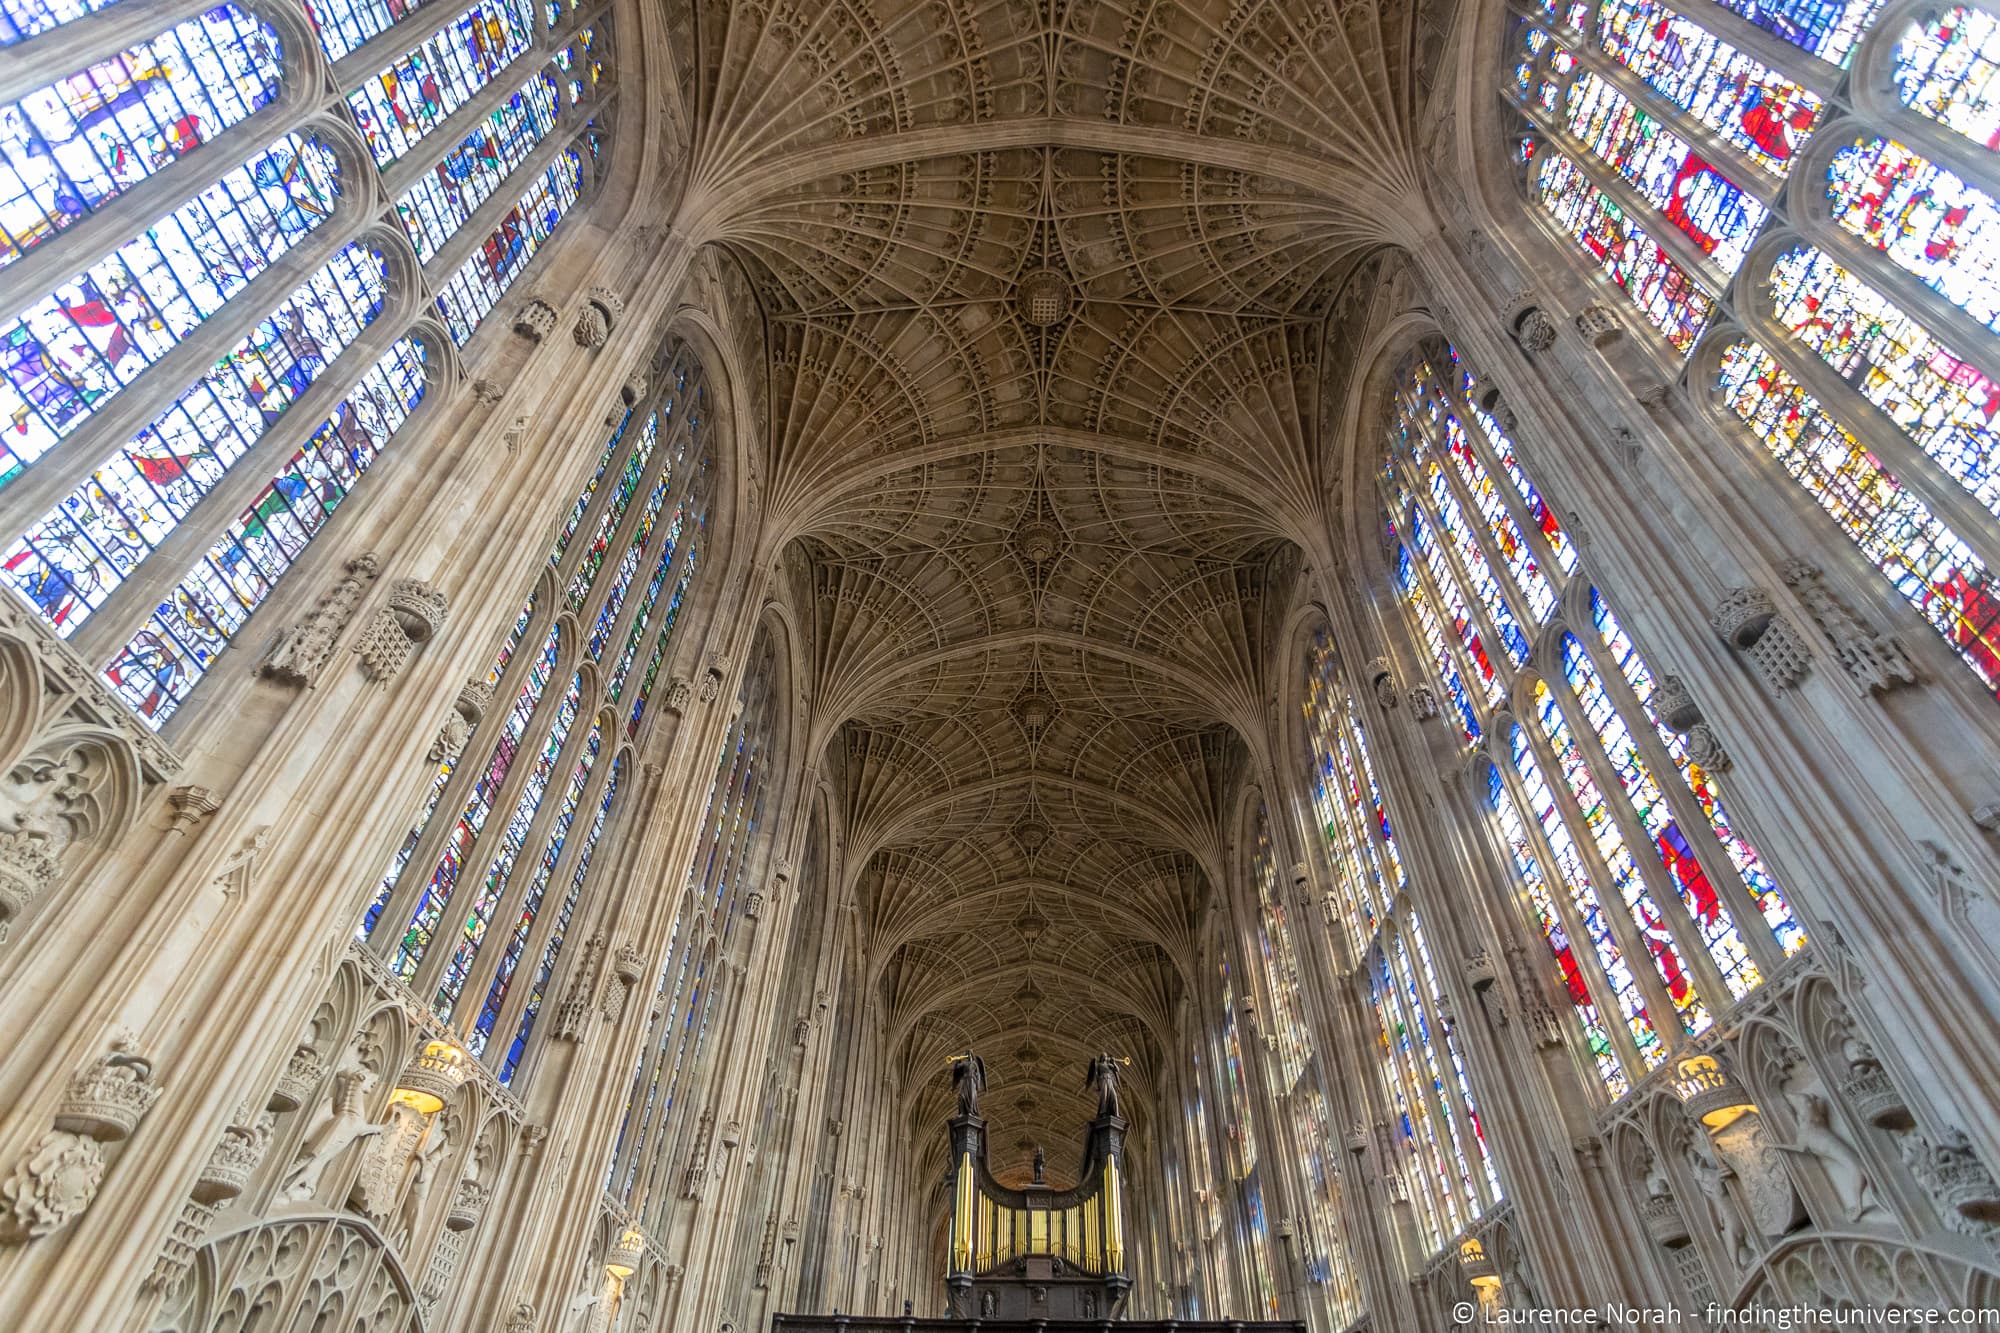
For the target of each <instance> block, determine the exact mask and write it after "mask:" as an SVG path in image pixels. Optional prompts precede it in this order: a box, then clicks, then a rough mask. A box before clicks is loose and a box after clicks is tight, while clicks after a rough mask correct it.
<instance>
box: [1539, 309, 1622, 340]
mask: <svg viewBox="0 0 2000 1333" xmlns="http://www.w3.org/2000/svg"><path fill="white" fill-rule="evenodd" d="M1573 322H1574V323H1575V324H1576V331H1577V332H1578V333H1580V334H1582V335H1583V340H1584V341H1585V342H1587V343H1589V344H1590V345H1591V346H1592V347H1595V348H1597V349H1598V350H1599V351H1602V350H1604V349H1605V348H1607V347H1609V346H1611V345H1612V344H1613V343H1615V342H1617V341H1618V340H1619V339H1620V338H1621V337H1623V336H1624V332H1623V330H1621V329H1620V328H1619V327H1618V317H1617V316H1615V315H1613V314H1612V313H1611V312H1610V311H1609V310H1607V309H1605V308H1604V307H1603V306H1601V305H1587V306H1585V307H1584V308H1583V309H1581V310H1579V311H1577V313H1576V319H1575V320H1574V321H1573ZM1551 341H1553V339H1552V340H1551Z"/></svg>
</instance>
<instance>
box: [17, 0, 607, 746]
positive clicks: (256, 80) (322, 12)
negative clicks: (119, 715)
mask: <svg viewBox="0 0 2000 1333" xmlns="http://www.w3.org/2000/svg"><path fill="white" fill-rule="evenodd" d="M442 3H443V0H433V5H432V6H430V7H441V5H442ZM108 7H109V6H108V5H104V4H98V3H90V2H88V0H86V2H85V3H75V2H74V0H0V47H5V48H6V50H7V53H8V60H9V62H10V65H11V67H12V68H13V69H15V70H19V71H36V72H37V73H36V74H34V75H33V76H32V77H29V78H16V79H13V80H8V81H5V82H6V86H7V87H9V88H10V89H18V91H15V92H13V93H12V96H13V97H14V100H12V101H11V102H4V103H0V275H4V276H0V294H4V298H5V299H6V301H7V302H8V303H9V304H11V305H13V306H14V308H13V309H10V310H6V311H5V312H3V313H0V318H4V320H5V322H4V323H0V575H4V581H5V582H6V583H7V584H8V586H10V587H11V588H12V589H13V590H14V592H15V593H17V594H19V595H20V596H22V597H23V598H25V599H26V600H27V601H28V602H29V603H30V604H31V605H32V606H33V607H34V608H35V609H36V611H37V612H38V613H39V614H40V615H41V617H42V618H43V620H45V621H46V622H47V623H48V624H49V625H50V626H51V627H52V628H53V629H54V630H55V631H56V632H57V633H58V634H60V635H62V636H63V637H64V638H67V639H69V640H70V642H71V643H72V644H73V645H75V646H76V647H77V648H78V649H79V651H81V652H83V653H84V654H85V656H87V657H88V658H90V659H92V660H93V661H94V662H96V663H98V664H99V665H101V666H102V668H103V670H104V675H105V678H106V679H107V680H108V681H109V682H110V684H111V685H112V687H113V688H114V689H115V690H116V691H117V693H118V694H119V695H120V697H122V698H123V699H124V700H125V701H126V702H127V703H128V704H129V705H130V706H131V707H132V708H133V710H134V711H135V712H136V713H137V714H138V715H139V717H140V718H142V719H143V720H144V721H146V722H147V723H148V724H149V725H151V726H154V727H158V726H160V725H162V724H163V723H165V722H166V721H167V719H168V718H169V717H171V716H172V715H173V713H174V712H175V710H176V709H178V708H179V707H180V706H181V704H182V703H183V702H184V701H185V700H186V699H187V697H188V694H189V692H190V691H191V690H192V689H193V688H194V686H195V685H196V684H197V683H199V681H200V679H201V678H202V676H203V674H204V673H205V672H206V671H207V670H208V668H209V667H210V665H211V664H212V663H213V662H214V660H215V658H216V656H217V655H218V654H219V653H221V652H223V651H224V650H225V649H226V648H227V647H228V645H229V643H230V641H231V640H232V638H233V637H234V636H235V635H236V634H237V632H238V631H239V630H240V629H241V628H242V627H243V625H244V623H245V622H246V621H247V620H248V619H249V618H250V616H251V615H252V613H253V612H255V610H256V609H257V608H258V607H259V606H260V605H261V604H262V603H263V602H264V600H265V599H266V598H267V597H268V596H269V594H270V592H271V589H272V588H273V587H274V586H275V584H276V583H277V582H278V581H279V580H280V579H282V578H283V577H284V575H285V573H286V572H287V571H288V570H289V569H290V567H291V566H292V565H293V564H294V563H295V562H296V561H297V560H298V559H299V558H300V556H301V554H302V552H303V551H304V550H305V548H306V546H307V544H308V543H309V542H310V541H311V540H312V539H313V537H314V536H316V535H317V534H318V532H319V531H320V530H321V529H322V528H323V527H324V526H325V524H326V522H327V521H328V519H329V518H330V517H331V515H332V514H333V512H334V510H335V509H336V508H337V507H338V506H339V505H340V504H341V503H342V501H343V500H344V499H345V498H346V497H347V495H348V494H349V493H350V492H351V491H352V490H353V488H354V487H355V486H356V485H357V484H358V483H359V481H360V479H361V477H362V475H363V474H364V473H365V472H366V471H367V470H368V468H369V467H370V465H371V464H372V463H373V462H374V461H375V460H376V459H377V458H378V457H379V456H380V454H381V453H382V451H383V450H384V449H387V448H389V447H391V445H392V443H393V441H394V439H395V438H396V437H397V435H398V432H399V431H400V430H401V429H402V427H403V426H404V424H405V423H406V421H407V420H408V419H409V418H410V416H411V415H412V414H413V413H415V412H416V411H417V410H418V409H419V407H420V405H421V404H422V403H423V402H424V400H425V397H426V395H427V394H428V393H429V392H431V389H432V385H431V379H432V377H433V376H434V375H435V372H436V366H437V360H438V353H439V351H440V350H441V349H440V347H439V346H438V345H436V344H434V343H432V342H431V341H430V339H431V338H432V337H433V334H432V333H431V331H430V320H431V318H432V317H435V319H436V320H438V321H440V322H442V323H443V324H444V326H445V329H446V334H445V336H446V337H448V338H449V339H450V340H451V341H452V342H455V343H457V344H460V345H463V344H464V343H466V342H467V341H468V340H469V339H470V338H471V337H472V335H473V334H474V333H475V332H476V331H477V329H478V328H479V325H480V322H481V320H483V319H484V318H485V317H486V315H488V314H489V313H490V312H491V310H492V309H493V306H494V303H495V302H496V301H497V300H498V298H499V296H500V294H501V293H503V292H504V291H506V290H507V288H508V286H509V285H510V284H511V283H512V282H513V281H514V279H515V278H516V277H518V275H519V274H520V272H521V271H523V269H524V268H525V267H526V265H527V263H528V262H529V260H530V259H531V258H532V256H533V255H534V254H535V253H536V252H537V250H538V249H539V248H540V246H541V245H542V244H544V243H545V242H546V241H547V240H548V239H550V237H551V236H552V235H553V234H554V233H555V231H556V230H557V229H558V227H559V226H560V225H561V223H562V221H563V219H564V218H565V217H566V216H567V215H568V213H569V211H570V210H571V209H572V208H573V207H574V206H575V205H576V203H577V202H578V201H579V200H580V199H582V198H583V197H584V196H585V194H586V192H587V188H588V184H589V182H590V180H591V179H593V177H594V172H595V169H596V162H595V159H596V156H597V155H598V154H599V153H600V152H601V151H602V135H601V133H600V131H599V129H598V123H597V120H596V119H595V118H596V117H597V116H598V115H599V114H600V113H601V112H602V111H603V110H604V108H605V106H606V105H607V99H608V97H609V95H610V89H609V88H608V86H606V85H605V81H604V79H603V73H602V64H601V56H602V52H603V50H604V45H605V36H604V33H605V19H604V17H603V15H602V13H600V12H598V8H597V7H593V9H592V10H591V11H590V12H588V13H582V12H579V11H578V10H577V9H576V8H575V7H571V8H568V9H563V8H559V7H554V6H551V7H550V8H548V9H546V10H543V11H540V12H538V11H537V10H536V9H535V8H534V7H533V6H532V5H531V4H529V3H527V0H512V3H511V4H506V5H501V4H498V3H495V2H494V0H481V3H479V4H474V5H472V6H471V7H469V8H467V9H465V10H464V11H463V12H462V13H459V14H457V15H456V16H453V17H449V18H448V19H447V21H446V22H444V24H443V26H442V27H438V28H437V29H436V31H434V32H432V33H431V35H429V36H427V37H423V38H421V39H419V40H414V41H406V40H404V39H403V38H401V37H400V36H399V32H400V30H401V29H402V28H403V26H404V25H405V24H409V25H410V26H411V27H413V28H416V27H425V26H428V25H427V24H426V23H425V22H424V21H418V22H416V23H411V15H412V14H413V13H414V12H415V10H416V6H388V5H384V4H383V3H381V0H330V2H328V3H317V4H305V3H292V0H272V3H270V4H267V5H257V6H249V7H245V6H239V5H237V4H234V3H224V4H219V5H215V6H213V7H211V8H209V9H206V10H204V11H202V12H200V13H198V14H196V15H194V16H192V17H188V18H184V19H181V20H180V21H178V22H174V23H170V24H168V23H163V24H162V25H161V26H160V29H159V31H157V32H155V33H154V34H152V35H150V36H148V37H145V38H144V39H142V40H139V41H136V42H130V44H128V45H125V46H122V47H120V46H116V45H112V46H106V45H105V44H104V41H103V39H102V38H101V37H100V36H98V34H99V33H101V32H103V31H106V30H105V29H104V28H102V27H101V26H93V25H81V26H79V27H77V28H74V29H72V28H68V27H67V26H66V25H68V24H70V23H71V22H72V21H73V20H75V19H78V18H81V17H83V16H85V15H86V14H88V13H91V12H94V11H96V10H99V9H103V8H108ZM128 40H129V39H128ZM315 45H316V46H317V47H318V48H320V49H318V50H315V49H313V48H314V47H315ZM327 61H333V62H338V63H336V64H334V65H333V69H332V73H333V79H334V82H335V83H336V84H337V85H338V87H339V91H338V93H337V94H335V95H333V96H331V97H329V98H327V99H326V100H325V104H324V105H320V104H319V100H320V93H319V92H318V91H317V90H318V88H319V87H320V86H321V83H320V81H321V80H322V79H323V78H324V77H325V75H324V74H323V73H322V70H323V69H324V67H325V63H326V62H327ZM43 71H56V72H58V73H59V75H60V76H59V77H57V78H54V79H53V80H48V79H47V78H46V74H45V73H40V72H43ZM371 174H372V175H373V176H374V177H375V179H373V180H371V179H369V177H370V175H371ZM378 188H379V189H380V190H381V191H382V192H383V193H384V194H385V195H387V196H388V197H389V198H390V199H392V200H393V202H394V208H395V213H396V216H397V217H398V218H399V219H400V222H401V224H402V225H401V227H400V229H398V228H392V227H387V226H383V225H380V224H379V223H377V221H376V220H375V219H374V218H372V217H370V216H369V215H368V214H369V207H368V200H369V199H370V197H371V195H373V194H374V193H375V192H376V190H377V189H378ZM300 275H304V277H303V280H302V279H301V276H300Z"/></svg>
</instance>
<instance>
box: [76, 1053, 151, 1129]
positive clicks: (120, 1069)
mask: <svg viewBox="0 0 2000 1333" xmlns="http://www.w3.org/2000/svg"><path fill="white" fill-rule="evenodd" d="M159 1096H160V1088H159V1085H158V1084H156V1083H154V1082H153V1062H152V1061H150V1060H148V1059H146V1058H145V1057H144V1056H140V1055H132V1054H129V1053H128V1052H126V1051H123V1050H114V1051H113V1052H112V1053H111V1054H109V1055H107V1056H105V1057H104V1058H103V1059H102V1060H99V1061H98V1062H97V1063H96V1064H94V1065H92V1066H91V1067H90V1068H88V1069H85V1070H83V1071H82V1072H81V1073H79V1074H77V1075H76V1076H75V1077H74V1078H72V1079H71V1080H70V1081H69V1088H68V1089H67V1091H66V1092H65V1093H64V1095H63V1100H62V1105H61V1108H60V1109H59V1110H58V1111H57V1112H56V1119H55V1127H56V1128H57V1129H60V1130H66V1131H67V1132H69V1133H71V1134H81V1135H83V1136H84V1137H86V1138H92V1139H96V1140H97V1141H98V1142H100V1143H116V1142H118V1141H119V1140H120V1139H125V1138H129V1137H131V1134H132V1131H133V1130H135V1129H137V1128H138V1127H139V1122H140V1121H141V1120H142V1119H144V1118H145V1115H146V1112H147V1111H148V1110H150V1109H151V1108H152V1105H153V1103H154V1102H155V1101H157V1100H158V1099H159Z"/></svg>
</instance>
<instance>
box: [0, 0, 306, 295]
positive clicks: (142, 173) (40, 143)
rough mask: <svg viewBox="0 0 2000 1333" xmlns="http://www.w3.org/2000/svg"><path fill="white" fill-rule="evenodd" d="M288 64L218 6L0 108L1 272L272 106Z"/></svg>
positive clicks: (275, 45) (261, 31)
mask: <svg viewBox="0 0 2000 1333" xmlns="http://www.w3.org/2000/svg"><path fill="white" fill-rule="evenodd" d="M15 2H16V0H6V4H7V6H8V8H9V9H10V10H11V9H12V6H13V4H14V3H15ZM282 59H283V51H282V48H281V46H280V44H279V41H278V35H277V33H276V32H275V31H274V30H273V29H272V28H271V27H270V26H269V25H268V24H264V23H260V22H258V21H257V20H256V19H254V18H252V17H251V16H250V15H249V14H247V13H245V12H244V11H243V10H241V9H238V8H237V7H236V6H235V5H233V4H226V5H218V6H217V7H216V8H214V9H211V10H208V11H207V12H205V13H203V14H201V15H199V16H198V17H195V18H191V19H187V20H186V21H184V22H181V23H178V24H175V25H174V26H173V27H171V28H169V29H167V30H166V31H165V32H163V33H161V34H160V35H159V36H157V37H154V38H151V39H149V40H147V41H143V42H140V43H139V44H138V45H136V46H133V47H131V48H129V49H128V50H125V51H123V52H120V53H119V54H118V55H115V56H113V57H111V58H110V59H109V60H105V61H103V62H101V63H99V64H96V65H92V66H91V67H90V68H89V69H86V70H83V71H81V72H80V73H76V74H72V75H70V76H68V77H67V78H64V79H61V80H59V81H57V82H55V83H52V84H49V85H48V86H47V87H44V88H41V89H38V90H36V91H35V92H32V93H29V94H28V95H27V96H26V97H23V98H22V99H21V100H20V101H18V102H14V103H11V104H9V105H7V106H4V107H0V266H5V265H7V264H10V263H13V262H14V261H15V260H17V259H19V258H20V257H21V255H22V254H23V253H24V252H26V251H27V250H29V249H31V248H32V247H34V246H36V245H39V244H41V243H42V242H43V241H45V240H47V239H48V238H49V237H50V236H52V235H54V234H55V233H56V232H58V231H61V230H63V229H64V228H66V227H69V226H71V225H72V224H74V223H75V222H77V221H78V220H79V219H81V218H84V217H87V216H89V215H90V214H91V213H93V212H95V211H96V210H97V209H99V208H101V207H102V206H103V205H104V203H105V202H106V201H107V200H109V199H112V198H114V197H115V196H117V195H120V194H123V193H124V192H125V191H126V190H128V189H130V188H131V187H132V186H133V185H135V184H137V183H138V182H140V181H142V180H145V179H146V178H147V177H148V176H151V175H154V174H155V173H157V172H160V171H163V170H165V169H166V168H167V167H169V166H172V165H173V164H174V162H176V161H177V160H179V159H180V158H181V157H183V156H185V155H186V154H188V153H190V152H192V151H193V150H194V149H196V148H198V147H200V146H201V145H202V144H204V143H207V142H208V141H209V140H211V139H213V138H214V137H215V136H216V135H218V134H220V133H222V131H224V130H225V129H228V128H229V127H230V126H231V125H234V124H236V123H237V122H238V121H240V120H243V119H244V118H246V117H248V116H249V115H250V114H251V113H252V112H254V111H256V110H257V109H258V108H260V107H262V106H264V105H266V104H267V103H269V102H270V101H271V100H272V99H273V98H275V97H276V96H277V93H278V73H279V66H280V64H281V62H282Z"/></svg>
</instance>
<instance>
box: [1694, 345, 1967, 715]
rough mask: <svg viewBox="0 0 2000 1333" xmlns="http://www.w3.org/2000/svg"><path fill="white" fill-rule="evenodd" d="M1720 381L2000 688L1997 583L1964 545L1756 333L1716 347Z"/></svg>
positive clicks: (1814, 491)
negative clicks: (1752, 338) (1754, 337)
mask: <svg viewBox="0 0 2000 1333" xmlns="http://www.w3.org/2000/svg"><path fill="white" fill-rule="evenodd" d="M1721 388H1722V394H1723V400H1724V401H1725V402H1726V403H1728V405H1729V406H1730V408H1731V409H1732V410H1734V411H1735V412H1736V414H1737V416H1738V417H1740V418H1741V419H1742V420H1743V422H1744V424H1745V425H1747V426H1748V427H1749V428H1750V430H1751V432H1752V433H1753V434H1755V436H1756V437H1757V438H1758V439H1759V440H1761V441H1762V442H1763V444H1764V446H1765V447H1766V448H1767V449H1769V450H1770V452H1771V456H1772V457H1774V458H1776V459H1777V460H1778V462H1779V463H1781V464H1782V465H1783V466H1784V468H1785V471H1787V472H1788V473H1790V474H1791V476H1792V479H1793V480H1794V481H1796V482H1798V483H1799V484H1800V485H1801V486H1803V487H1804V488H1805V490H1806V493H1807V494H1808V495H1810V496H1812V498H1813V499H1814V500H1815V501H1817V502H1818V504H1819V506H1820V507H1821V508H1822V509H1824V510H1825V511H1826V512H1827V513H1829V514H1831V515H1832V516H1833V517H1834V519H1835V520H1836V521H1838V522H1839V524H1840V526H1841V529H1842V530H1843V531H1845V532H1846V533H1847V535H1848V537H1849V539H1851V540H1852V541H1853V542H1854V544H1855V545H1856V546H1858V547H1860V548H1861V550H1862V552H1863V553H1864V554H1865V555H1866V556H1867V557H1868V558H1869V559H1870V560H1872V561H1874V562H1875V565H1876V567H1877V568H1879V569H1880V570H1881V571H1882V572H1883V574H1885V575H1886V576H1888V578H1889V581H1890V582H1891V583H1893V584H1895V586H1896V590H1897V591H1898V592H1900V593H1901V594H1902V595H1903V596H1904V597H1905V598H1907V599H1908V600H1909V602H1910V604H1911V605H1912V606H1914V607H1915V608H1916V609H1917V611H1918V612H1919V613H1920V614H1921V615H1922V616H1923V617H1924V619H1925V620H1927V621H1929V622H1930V623H1931V626H1932V628H1934V629H1935V630H1937V632H1938V633H1939V634H1941V635H1943V636H1944V638H1945V641H1946V642H1947V643H1949V644H1951V646H1952V647H1953V648H1954V649H1955V650H1957V652H1958V655H1959V656H1960V657H1961V658H1962V659H1963V660H1964V661H1965V663H1966V665H1967V666H1969V667H1971V668H1972V669H1973V670H1974V671H1975V672H1977V673H1978V675H1979V678H1980V679H1981V680H1982V681H1983V682H1984V683H1985V685H1986V688H1987V689H1989V690H1996V691H2000V590H1996V588H1995V586H1994V582H1993V578H1992V575H1991V574H1989V573H1988V571H1987V569H1986V566H1985V565H1984V564H1983V563H1981V561H1980V559H1979V557H1977V556H1976V555H1974V554H1973V553H1972V550H1971V548H1970V547H1968V546H1966V544H1965V543H1964V542H1963V541H1961V540H1960V539H1959V537H1958V534H1957V533H1955V532H1953V531H1952V530H1951V529H1950V528H1949V527H1948V526H1946V524H1945V522H1944V520H1943V519H1941V518H1939V517H1938V516H1937V515H1936V514H1934V513H1933V512H1931V509H1930V507H1929V506H1928V505H1926V504H1925V503H1924V502H1923V500H1922V499H1920V498H1919V497H1918V496H1917V495H1915V494H1914V493H1913V492H1911V491H1909V490H1907V489H1906V488H1905V487H1904V486H1903V485H1902V483H1901V482H1900V481H1899V480H1898V479H1897V478H1896V476H1895V475H1894V474H1892V473H1891V472H1890V471H1889V470H1888V469H1887V468H1886V467H1884V466H1883V464H1882V463H1881V461H1880V460H1879V459H1877V458H1876V457H1875V456H1874V454H1872V453H1871V452H1869V451H1868V450H1867V449H1866V448H1864V447H1863V446H1862V444H1861V442H1860V441H1859V440H1857V439H1855V438H1854V436H1853V435H1851V434H1849V433H1848V431H1847V430H1846V429H1845V428H1844V427H1842V426H1841V425H1840V424H1839V423H1837V422H1836V421H1834V420H1833V418H1831V417H1829V416H1828V415H1827V414H1826V413H1825V412H1824V411H1822V410H1821V408H1820V405H1819V403H1818V401H1817V400H1816V399H1814V398H1813V397H1812V395H1810V394H1808V393H1807V392H1806V391H1805V389H1804V388H1802V387H1800V385H1799V384H1798V382H1797V381H1796V380H1794V379H1793V378H1792V377H1791V375H1790V374H1788V373H1787V372H1786V371H1785V370H1784V369H1783V368H1781V367H1780V366H1779V365H1778V363H1777V362H1776V361H1775V360H1773V359H1772V357H1771V355H1770V353H1768V352H1766V351H1765V350H1764V349H1763V348H1762V347H1761V346H1759V345H1758V344H1757V343H1755V342H1753V341H1750V340H1749V339H1744V340H1742V341H1740V342H1737V343H1734V344H1732V345H1731V346H1730V347H1729V348H1728V349H1727V350H1726V351H1725V352H1724V353H1723V357H1722V383H1721Z"/></svg>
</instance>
